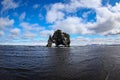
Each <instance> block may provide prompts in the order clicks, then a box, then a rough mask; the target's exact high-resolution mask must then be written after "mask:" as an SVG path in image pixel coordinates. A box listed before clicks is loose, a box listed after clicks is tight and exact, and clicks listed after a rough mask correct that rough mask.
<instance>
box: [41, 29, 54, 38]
mask: <svg viewBox="0 0 120 80" xmlns="http://www.w3.org/2000/svg"><path fill="white" fill-rule="evenodd" d="M53 33H54V31H53V30H43V31H41V32H40V36H41V37H48V36H49V35H53Z"/></svg>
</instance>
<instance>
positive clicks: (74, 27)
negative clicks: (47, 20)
mask: <svg viewBox="0 0 120 80" xmlns="http://www.w3.org/2000/svg"><path fill="white" fill-rule="evenodd" d="M91 25H93V24H91V23H85V24H84V23H82V19H81V18H78V17H67V18H66V19H64V20H62V21H56V23H55V24H54V25H53V26H52V28H53V29H61V30H63V31H65V32H68V33H70V34H76V33H79V34H90V33H93V32H92V31H90V30H89V29H88V28H89V26H91Z"/></svg>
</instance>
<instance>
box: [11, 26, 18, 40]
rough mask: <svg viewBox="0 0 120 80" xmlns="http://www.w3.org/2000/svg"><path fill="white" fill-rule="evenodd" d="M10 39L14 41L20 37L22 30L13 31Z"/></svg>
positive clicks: (15, 29) (14, 29)
mask: <svg viewBox="0 0 120 80" xmlns="http://www.w3.org/2000/svg"><path fill="white" fill-rule="evenodd" d="M9 37H10V38H14V39H15V38H18V37H20V29H19V28H13V29H11V30H10V35H9Z"/></svg>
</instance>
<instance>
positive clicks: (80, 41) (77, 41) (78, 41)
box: [71, 37, 120, 46]
mask: <svg viewBox="0 0 120 80" xmlns="http://www.w3.org/2000/svg"><path fill="white" fill-rule="evenodd" d="M92 44H100V45H104V44H107V45H112V44H120V37H115V38H113V37H103V38H84V37H77V38H74V39H71V45H72V46H73V45H75V46H79V45H83V46H84V45H92Z"/></svg>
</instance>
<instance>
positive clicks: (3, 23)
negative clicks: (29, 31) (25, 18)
mask: <svg viewBox="0 0 120 80" xmlns="http://www.w3.org/2000/svg"><path fill="white" fill-rule="evenodd" d="M13 24H14V20H13V19H9V18H8V17H7V18H2V17H1V18H0V29H4V28H6V27H9V26H12V25H13Z"/></svg>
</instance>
